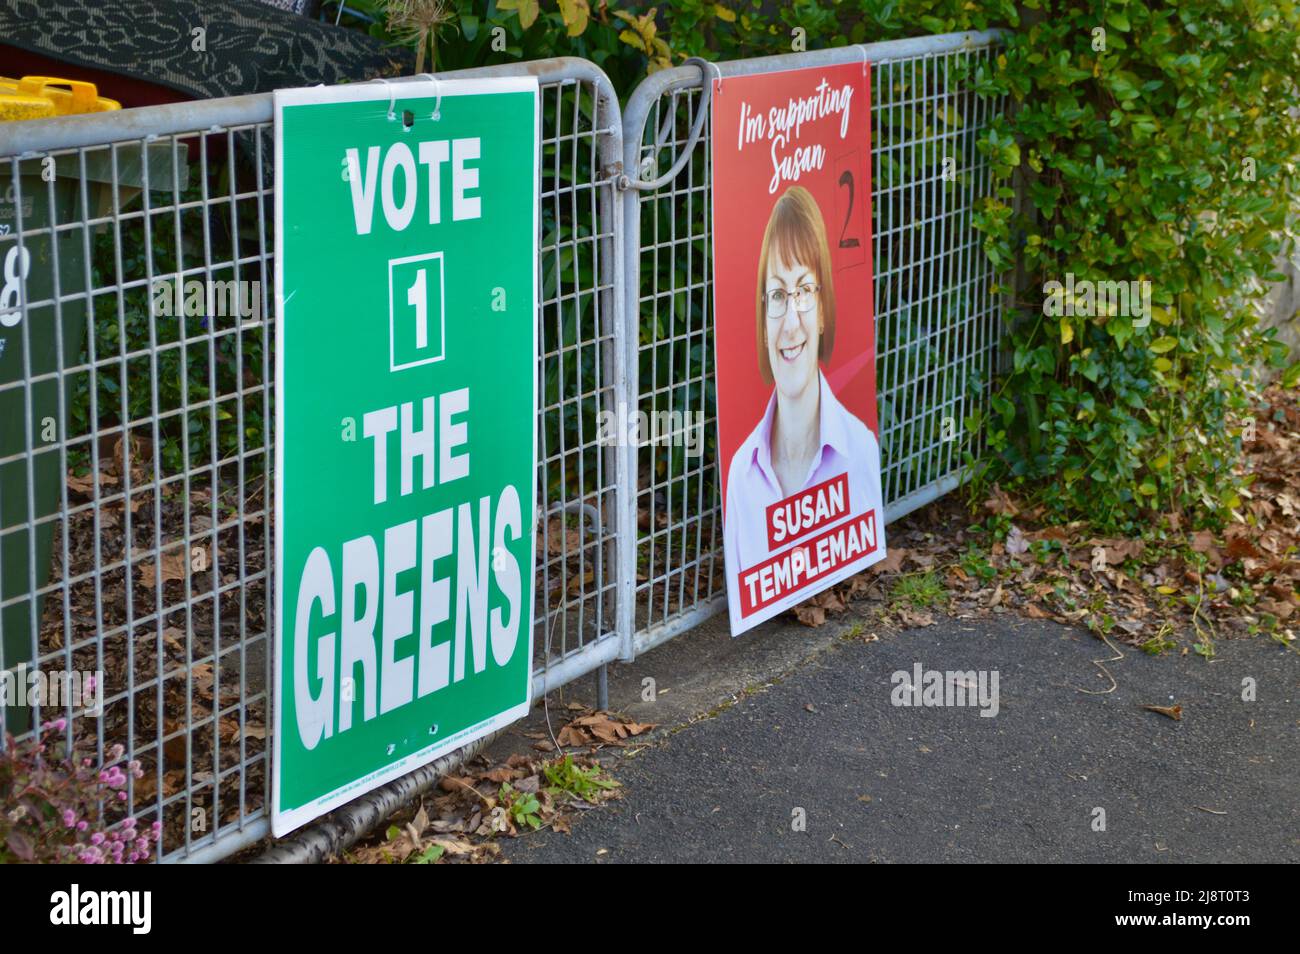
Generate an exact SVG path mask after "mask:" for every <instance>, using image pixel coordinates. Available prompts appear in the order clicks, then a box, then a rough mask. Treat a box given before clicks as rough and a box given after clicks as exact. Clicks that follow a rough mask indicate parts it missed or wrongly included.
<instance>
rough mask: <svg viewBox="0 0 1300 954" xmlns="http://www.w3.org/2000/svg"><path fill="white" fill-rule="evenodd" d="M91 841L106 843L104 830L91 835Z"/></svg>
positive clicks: (93, 842)
mask: <svg viewBox="0 0 1300 954" xmlns="http://www.w3.org/2000/svg"><path fill="white" fill-rule="evenodd" d="M90 843H91V844H92V845H102V844H103V843H104V833H103V832H102V831H97V832H95V833H94V834H93V835H91V836H90Z"/></svg>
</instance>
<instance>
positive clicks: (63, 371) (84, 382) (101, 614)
mask: <svg viewBox="0 0 1300 954" xmlns="http://www.w3.org/2000/svg"><path fill="white" fill-rule="evenodd" d="M477 72H478V73H479V74H480V75H491V74H492V71H491V70H487V71H477ZM461 75H466V74H461ZM540 78H541V79H542V85H541V93H542V127H541V129H542V133H541V135H542V142H541V148H542V176H541V183H540V204H541V216H540V218H541V222H542V233H541V235H540V237H539V241H540V253H541V254H540V267H541V276H540V282H539V287H540V289H541V293H540V298H541V307H540V309H539V312H538V322H539V335H538V337H539V347H540V351H541V353H540V356H539V365H538V374H539V394H540V396H541V397H540V407H541V411H542V413H541V415H540V417H539V420H538V428H539V434H538V457H539V459H538V470H539V472H538V482H539V500H538V502H537V506H538V511H537V512H538V516H539V519H538V524H537V526H538V538H537V553H538V563H537V568H536V569H537V575H538V587H537V593H538V597H537V606H536V611H535V620H536V627H537V629H536V632H535V634H534V635H535V638H534V645H535V646H536V647H537V652H536V656H535V660H534V671H535V675H534V680H535V683H536V684H537V686H538V688H539V689H545V688H547V687H550V686H553V685H555V684H559V683H562V682H564V681H566V680H567V679H571V678H574V677H575V676H576V675H579V674H581V673H582V672H586V671H589V670H590V669H593V668H596V667H597V666H598V665H599V664H600V662H601V661H603V660H607V659H610V658H613V657H614V656H615V655H616V654H617V651H618V642H617V638H616V629H615V626H616V617H615V590H616V582H617V572H618V568H617V555H616V552H615V548H614V543H615V540H616V533H617V516H618V507H617V506H616V505H615V495H616V493H617V487H618V484H619V480H618V462H617V460H616V459H615V458H614V457H613V455H612V453H611V451H610V450H609V449H608V448H606V447H604V446H602V445H599V444H598V443H597V441H596V425H597V415H598V413H599V411H600V410H601V408H602V407H604V406H613V405H614V404H615V402H616V391H617V389H618V387H619V386H620V384H619V382H620V381H621V377H620V375H621V373H622V367H621V363H622V353H623V349H622V346H621V339H622V329H621V326H620V324H619V322H618V320H617V310H616V308H615V306H614V290H615V281H616V264H617V262H616V259H617V254H616V251H615V235H616V230H617V217H618V213H619V207H618V202H617V201H616V200H615V197H614V194H613V186H612V184H611V182H610V180H609V178H608V174H607V170H608V169H610V168H612V166H611V163H613V162H616V161H617V159H618V158H619V157H621V138H620V137H621V125H620V122H619V113H618V107H617V101H616V100H615V99H614V97H613V94H612V91H611V90H610V88H609V86H608V81H607V80H605V78H604V76H603V74H601V73H600V72H599V71H598V70H596V69H595V68H594V67H591V66H590V64H586V63H582V62H581V61H567V62H558V61H557V62H551V63H549V64H546V65H545V66H544V67H543V68H542V69H541V70H540ZM270 114H271V102H270V97H269V96H266V97H245V98H241V99H238V100H230V101H211V102H209V103H204V104H189V105H187V106H186V107H184V108H177V107H157V108H153V109H149V110H138V111H133V112H132V114H131V115H130V116H127V117H125V119H126V121H128V122H129V123H130V126H129V127H124V126H122V125H118V124H115V123H114V122H112V121H111V120H115V119H117V120H120V119H122V118H123V117H110V119H109V120H99V121H92V120H81V121H78V123H77V124H76V125H75V126H74V125H69V124H68V123H67V122H64V123H60V124H55V125H46V124H27V128H24V129H23V130H22V131H21V137H19V136H9V135H8V130H6V136H5V138H0V200H3V201H0V264H3V265H5V267H6V269H7V271H6V272H4V273H3V274H4V276H5V284H4V286H3V296H4V297H3V298H0V330H2V331H3V337H2V338H0V346H2V348H3V350H0V580H2V581H3V588H2V590H0V613H2V615H0V671H3V670H7V671H10V672H11V673H13V674H14V676H15V677H17V678H21V679H22V680H26V679H27V678H28V674H29V673H36V674H38V676H37V678H44V677H45V676H48V675H49V674H56V675H59V676H62V678H63V683H62V685H63V687H64V688H65V691H63V692H60V693H54V694H52V693H49V692H47V693H44V694H43V695H38V696H36V697H30V698H29V697H26V696H25V697H24V698H23V699H22V701H23V702H25V703H32V704H30V705H22V704H12V703H13V702H14V700H13V699H11V698H0V728H3V729H4V730H5V731H7V732H9V733H12V734H14V735H16V736H18V737H20V738H21V737H23V736H24V735H26V734H29V733H31V732H32V730H33V729H34V728H35V727H37V726H41V725H43V724H49V723H53V725H52V726H51V727H50V728H49V729H47V730H46V732H45V735H44V739H45V741H46V742H47V743H49V744H50V745H51V748H52V749H62V750H64V751H68V752H71V753H74V754H75V756H76V757H77V758H78V759H80V758H89V759H91V760H92V763H93V764H94V765H96V766H99V765H104V766H108V765H110V764H115V763H120V764H123V765H126V764H128V763H131V762H134V763H137V764H138V772H137V773H136V774H137V775H138V777H132V778H129V779H128V783H127V785H126V786H125V788H124V792H125V795H126V797H125V799H124V800H122V801H120V802H117V801H112V802H108V803H106V804H105V805H104V806H102V807H101V808H100V817H99V818H98V819H97V820H96V821H97V823H98V824H99V825H101V826H104V827H107V826H111V825H113V824H116V823H120V822H121V821H122V820H124V819H126V818H127V817H132V818H136V819H137V820H138V821H139V822H142V823H145V824H148V823H152V822H155V821H156V822H160V823H161V841H160V842H159V844H158V846H157V856H158V857H159V858H160V859H164V860H172V859H182V858H196V859H207V858H215V857H220V856H222V855H225V854H229V853H230V852H232V851H235V850H238V849H239V848H240V847H242V846H243V845H245V844H248V843H250V842H251V841H254V840H256V839H258V838H260V837H262V836H264V835H265V834H266V833H267V831H268V826H267V810H266V805H267V801H266V799H267V793H268V784H269V778H268V775H269V757H268V752H269V739H268V731H269V726H270V725H271V712H270V705H271V691H272V690H271V672H272V670H271V652H272V643H273V639H274V637H273V635H272V633H271V631H270V628H269V622H268V621H269V620H270V619H272V618H273V614H271V613H270V612H269V608H270V606H271V605H272V604H271V594H270V592H269V576H268V567H269V566H270V565H271V564H270V561H271V559H272V546H273V542H274V531H273V522H274V514H273V513H272V510H271V507H272V504H271V503H270V501H272V500H273V499H274V498H273V494H272V487H271V481H273V480H274V474H273V473H272V469H273V462H274V455H273V447H274V434H273V433H272V430H273V422H274V407H273V399H274V398H273V390H274V389H273V387H272V385H273V374H274V371H273V369H274V355H273V354H272V344H273V341H274V324H273V322H274V321H275V317H276V316H275V315H274V314H273V313H272V303H273V302H274V295H273V293H272V292H273V289H272V285H271V282H272V281H273V275H274V267H273V261H272V254H273V249H274V235H273V225H274V203H273V198H274V196H273V189H272V184H273V181H274V176H273V169H272V166H271V163H272V158H273V156H274V148H273V146H274V140H273V136H274V129H273V126H272V123H271V122H270ZM43 134H44V135H45V138H46V139H47V140H48V146H47V145H46V144H45V143H43V142H42V141H41V140H42V136H43ZM60 137H62V138H63V139H64V140H68V142H66V143H65V142H59V139H60ZM340 266H341V267H344V268H345V267H346V263H340ZM385 320H386V319H385ZM593 649H595V650H597V652H593V651H592V650H593ZM584 651H585V652H584ZM74 680H75V683H74ZM83 680H90V682H89V683H85V684H84V685H83ZM16 681H17V679H15V680H13V682H14V683H16ZM55 682H56V683H57V682H58V680H57V679H56V680H55ZM95 683H97V685H96V684H95ZM73 688H75V689H77V690H81V689H83V688H84V689H86V690H88V691H87V692H85V693H84V694H80V693H74V692H72V691H68V690H71V689H73ZM83 702H86V703H89V704H86V705H83V704H82V703H83ZM59 720H61V721H59Z"/></svg>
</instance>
